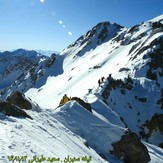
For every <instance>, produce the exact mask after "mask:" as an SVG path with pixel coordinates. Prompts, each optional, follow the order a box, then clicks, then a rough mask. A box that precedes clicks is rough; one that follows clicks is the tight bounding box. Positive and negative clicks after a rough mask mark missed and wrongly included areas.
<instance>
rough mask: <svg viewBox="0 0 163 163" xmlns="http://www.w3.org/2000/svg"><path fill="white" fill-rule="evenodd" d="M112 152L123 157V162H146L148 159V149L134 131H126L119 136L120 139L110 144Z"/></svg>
mask: <svg viewBox="0 0 163 163" xmlns="http://www.w3.org/2000/svg"><path fill="white" fill-rule="evenodd" d="M112 145H113V151H111V153H112V154H114V155H115V156H116V157H118V158H123V161H124V162H125V163H147V162H149V161H150V156H149V154H148V150H147V148H146V147H145V145H144V144H142V143H141V141H140V139H139V138H138V136H137V135H136V134H135V133H131V132H130V133H128V134H126V135H123V136H122V137H121V140H119V141H118V142H116V143H114V144H112Z"/></svg>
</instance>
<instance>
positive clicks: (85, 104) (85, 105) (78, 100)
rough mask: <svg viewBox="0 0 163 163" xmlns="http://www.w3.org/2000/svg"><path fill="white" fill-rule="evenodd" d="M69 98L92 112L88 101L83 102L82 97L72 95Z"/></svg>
mask: <svg viewBox="0 0 163 163" xmlns="http://www.w3.org/2000/svg"><path fill="white" fill-rule="evenodd" d="M71 100H75V101H77V102H78V103H79V104H80V105H81V106H83V107H84V108H85V109H86V110H88V111H89V112H91V113H92V108H91V105H90V104H89V103H86V102H84V101H83V100H82V99H80V98H79V97H72V98H71Z"/></svg>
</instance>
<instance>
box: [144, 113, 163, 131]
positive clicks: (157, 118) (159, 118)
mask: <svg viewBox="0 0 163 163" xmlns="http://www.w3.org/2000/svg"><path fill="white" fill-rule="evenodd" d="M147 128H148V129H149V131H150V132H152V131H153V130H156V129H157V128H158V129H159V131H161V132H163V114H160V115H154V116H153V117H152V119H151V120H150V121H149V122H148V123H147Z"/></svg>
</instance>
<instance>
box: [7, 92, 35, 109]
mask: <svg viewBox="0 0 163 163" xmlns="http://www.w3.org/2000/svg"><path fill="white" fill-rule="evenodd" d="M6 101H7V102H8V103H9V104H10V105H16V106H18V107H20V108H21V109H26V110H31V109H32V105H31V103H30V102H29V101H28V100H27V99H26V98H25V96H24V95H22V94H21V93H20V92H19V91H16V92H14V93H12V94H11V95H10V96H9V97H7V100H6Z"/></svg>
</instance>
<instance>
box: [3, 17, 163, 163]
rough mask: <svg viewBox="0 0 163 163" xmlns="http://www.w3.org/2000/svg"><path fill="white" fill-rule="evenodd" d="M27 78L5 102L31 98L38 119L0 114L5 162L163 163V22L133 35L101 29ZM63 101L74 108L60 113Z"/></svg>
mask: <svg viewBox="0 0 163 163" xmlns="http://www.w3.org/2000/svg"><path fill="white" fill-rule="evenodd" d="M21 56H22V55H21ZM28 57H29V56H28ZM28 57H27V58H28ZM36 58H38V57H36ZM2 70H3V71H4V69H2ZM3 71H2V72H3ZM22 71H25V72H24V73H23V74H22V75H21V76H19V78H18V79H17V80H16V81H15V80H14V82H12V83H10V85H8V86H6V88H5V90H3V92H1V100H3V101H4V100H6V99H7V97H8V96H9V95H10V94H12V92H14V91H20V92H21V93H24V94H25V97H26V98H27V99H28V100H30V102H31V105H32V109H30V110H25V112H26V113H27V114H28V115H29V116H30V117H31V118H32V119H30V118H18V117H12V116H7V115H5V114H4V112H3V113H1V114H0V125H1V127H0V130H1V133H2V136H1V137H0V143H1V147H2V151H0V162H8V161H9V160H7V157H8V159H11V160H12V156H11V155H13V158H14V156H27V159H29V158H33V159H36V157H34V156H37V157H39V158H42V160H44V162H50V159H52V158H53V159H57V158H58V162H59V160H60V162H66V161H67V162H72V161H73V159H74V161H75V159H76V161H79V160H80V162H97V163H100V162H101V163H104V162H111V163H117V162H131V163H134V162H151V163H153V162H156V163H159V162H162V161H163V151H162V148H163V127H162V124H163V120H162V117H163V15H160V16H158V17H156V18H154V19H152V20H148V21H146V22H143V23H142V24H139V25H136V26H134V27H132V28H126V27H122V26H120V25H118V24H116V23H114V24H111V23H109V22H102V23H99V24H98V25H96V26H95V27H93V28H92V29H91V30H89V31H88V32H87V33H86V34H85V35H83V36H81V37H80V38H79V39H78V40H76V41H75V42H74V43H72V44H71V45H69V46H68V47H67V48H65V49H64V50H63V51H62V52H61V54H60V55H55V54H53V55H52V56H51V57H49V58H42V59H40V58H39V60H38V62H37V64H36V65H35V66H33V67H31V68H30V69H28V70H27V69H26V70H25V69H23V70H22ZM11 74H12V72H11ZM0 86H1V88H2V87H4V85H3V84H0ZM64 94H67V95H68V96H69V97H72V100H70V101H68V102H67V103H65V104H64V105H62V106H59V107H58V105H59V103H60V101H61V99H62V97H63V96H64ZM73 99H82V100H83V101H84V102H85V103H87V104H90V107H91V110H92V111H91V112H90V111H88V110H87V109H86V108H85V106H84V105H82V104H81V103H80V102H79V101H78V100H73ZM37 104H38V105H37ZM14 105H15V104H14ZM0 108H1V106H0ZM9 156H10V157H9ZM43 157H44V158H43ZM48 157H49V160H48ZM74 157H75V158H74ZM12 161H13V160H12ZM53 161H54V160H53Z"/></svg>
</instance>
